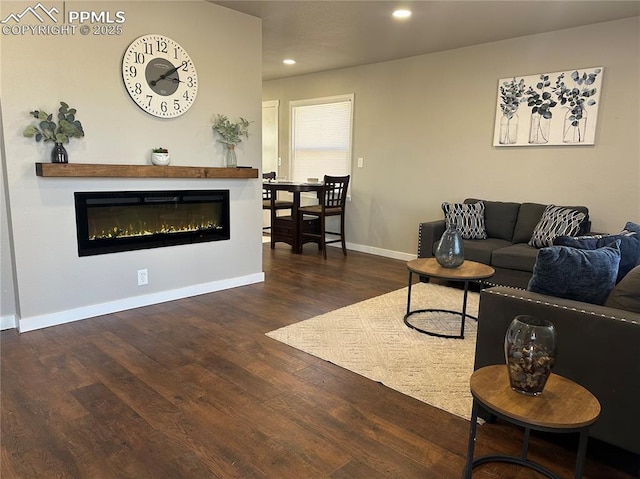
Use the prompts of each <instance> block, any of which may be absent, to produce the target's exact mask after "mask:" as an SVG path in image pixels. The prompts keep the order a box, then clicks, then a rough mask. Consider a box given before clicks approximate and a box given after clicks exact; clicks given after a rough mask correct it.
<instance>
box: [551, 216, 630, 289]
mask: <svg viewBox="0 0 640 479" xmlns="http://www.w3.org/2000/svg"><path fill="white" fill-rule="evenodd" d="M627 225H629V223H627ZM631 225H633V223H631ZM632 228H633V227H632ZM638 229H639V231H640V227H639V228H638ZM618 240H619V241H620V266H619V268H618V277H617V278H616V283H617V282H619V281H620V280H622V278H624V277H625V276H626V275H627V273H629V271H631V270H632V269H633V268H634V267H635V266H637V265H638V264H640V233H637V232H635V231H632V230H629V229H627V228H626V226H625V229H624V230H622V231H621V232H620V233H618V234H613V235H593V236H577V237H572V236H559V237H558V238H556V239H555V240H554V242H553V244H555V245H559V246H571V247H574V248H580V249H596V248H602V247H603V246H607V245H609V244H611V243H613V242H615V241H618Z"/></svg>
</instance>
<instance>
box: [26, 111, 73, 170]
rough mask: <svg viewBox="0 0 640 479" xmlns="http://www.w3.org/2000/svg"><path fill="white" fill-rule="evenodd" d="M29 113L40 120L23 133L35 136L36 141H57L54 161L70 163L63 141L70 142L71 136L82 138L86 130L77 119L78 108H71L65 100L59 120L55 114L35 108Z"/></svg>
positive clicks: (30, 136)
mask: <svg viewBox="0 0 640 479" xmlns="http://www.w3.org/2000/svg"><path fill="white" fill-rule="evenodd" d="M29 114H30V115H31V116H32V117H34V118H36V119H37V120H38V121H39V122H38V124H37V125H34V124H31V125H29V126H27V127H26V128H25V129H24V132H23V135H24V136H25V137H27V138H35V140H36V141H44V142H47V141H50V142H52V143H55V145H54V147H53V150H51V161H52V162H53V163H68V162H69V157H68V155H67V150H66V149H65V148H64V146H63V143H69V139H70V138H82V137H83V136H84V130H83V129H82V123H80V121H79V120H76V109H75V108H69V105H68V104H67V103H65V102H63V101H61V102H60V108H58V117H57V120H58V122H57V123H56V122H55V121H54V119H53V115H52V114H50V113H47V112H45V111H42V110H34V111H31V112H29Z"/></svg>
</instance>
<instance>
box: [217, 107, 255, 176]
mask: <svg viewBox="0 0 640 479" xmlns="http://www.w3.org/2000/svg"><path fill="white" fill-rule="evenodd" d="M250 123H251V122H250V121H249V120H247V119H245V118H242V117H240V119H239V120H238V121H237V122H232V121H231V120H229V118H227V117H226V116H225V115H219V114H218V115H216V116H215V117H214V119H213V126H212V128H213V131H215V132H216V133H217V134H218V135H219V136H220V139H219V140H218V141H219V142H220V143H224V144H225V145H226V147H227V154H226V156H225V161H226V166H227V168H235V167H236V166H238V163H237V159H236V151H235V148H236V145H237V144H239V143H241V142H242V138H243V137H244V138H248V137H249V124H250Z"/></svg>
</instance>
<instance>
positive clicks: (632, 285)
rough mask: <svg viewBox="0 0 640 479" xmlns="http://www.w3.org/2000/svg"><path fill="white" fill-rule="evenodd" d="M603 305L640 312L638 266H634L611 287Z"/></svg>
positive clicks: (639, 273) (639, 274) (639, 267)
mask: <svg viewBox="0 0 640 479" xmlns="http://www.w3.org/2000/svg"><path fill="white" fill-rule="evenodd" d="M604 305H605V306H608V307H609V308H617V309H623V310H625V311H632V312H634V313H640V266H636V267H635V268H633V269H632V270H631V271H629V273H627V275H626V276H625V277H624V278H622V281H620V282H619V283H618V284H617V285H616V287H615V288H613V290H612V291H611V293H610V294H609V297H608V298H607V301H606V302H605V303H604Z"/></svg>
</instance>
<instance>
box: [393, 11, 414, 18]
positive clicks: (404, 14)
mask: <svg viewBox="0 0 640 479" xmlns="http://www.w3.org/2000/svg"><path fill="white" fill-rule="evenodd" d="M393 16H394V17H395V18H409V17H410V16H411V10H406V9H400V10H395V11H394V12H393Z"/></svg>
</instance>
